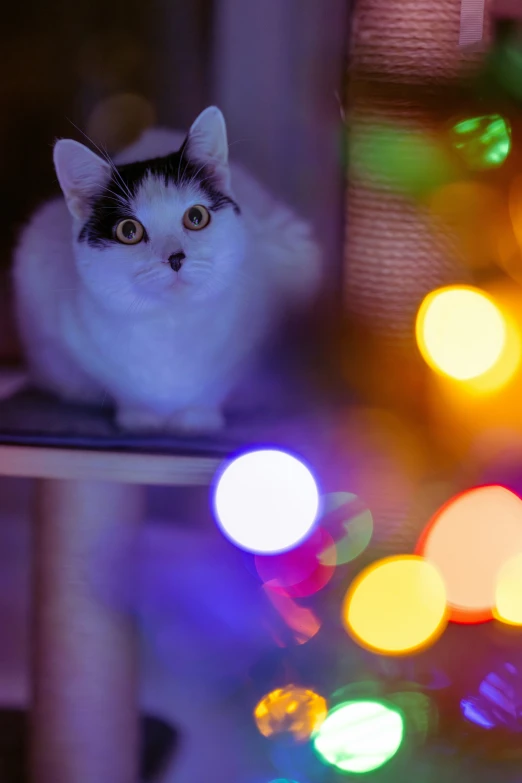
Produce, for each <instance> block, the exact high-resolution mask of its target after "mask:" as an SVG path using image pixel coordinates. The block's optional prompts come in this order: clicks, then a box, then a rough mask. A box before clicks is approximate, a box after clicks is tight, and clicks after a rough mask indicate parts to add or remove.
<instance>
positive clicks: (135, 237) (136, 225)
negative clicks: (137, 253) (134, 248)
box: [116, 218, 145, 245]
mask: <svg viewBox="0 0 522 783" xmlns="http://www.w3.org/2000/svg"><path fill="white" fill-rule="evenodd" d="M144 233H145V229H144V228H143V226H142V225H141V223H140V222H139V221H138V220H131V219H130V218H127V219H126V220H121V221H120V222H119V223H118V225H117V226H116V239H117V240H118V242H123V244H124V245H137V244H138V242H141V240H142V239H143V234H144Z"/></svg>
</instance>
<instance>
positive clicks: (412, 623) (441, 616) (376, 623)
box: [342, 555, 448, 655]
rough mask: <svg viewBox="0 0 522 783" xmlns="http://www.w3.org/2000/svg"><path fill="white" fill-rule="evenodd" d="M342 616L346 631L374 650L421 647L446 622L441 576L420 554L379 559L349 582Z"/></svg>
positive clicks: (396, 652)
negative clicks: (350, 583)
mask: <svg viewBox="0 0 522 783" xmlns="http://www.w3.org/2000/svg"><path fill="white" fill-rule="evenodd" d="M342 619H343V622H344V624H345V627H346V629H347V631H348V633H350V635H351V636H353V637H354V639H355V640H356V641H357V642H358V643H359V644H360V645H361V646H363V647H366V648H367V649H369V650H372V651H374V652H379V653H383V654H387V655H402V654H407V653H411V652H414V651H416V650H420V649H422V648H424V647H426V646H428V645H429V644H430V643H431V642H433V641H435V639H436V638H438V637H439V636H440V634H441V633H442V631H443V630H444V628H445V626H446V623H447V619H448V612H447V605H446V589H445V586H444V582H443V579H442V577H441V575H440V573H439V571H438V569H437V568H436V567H435V566H434V565H432V564H431V563H429V562H428V561H427V560H425V559H424V558H423V557H419V556H417V555H398V556H394V557H387V558H385V559H383V560H379V561H377V562H376V563H374V564H372V565H371V566H369V567H368V568H366V569H365V570H364V571H362V573H361V574H359V576H358V577H357V579H356V580H355V581H354V582H353V583H352V585H351V586H350V589H349V590H348V592H347V594H346V598H345V600H344V603H343V608H342Z"/></svg>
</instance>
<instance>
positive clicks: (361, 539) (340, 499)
mask: <svg viewBox="0 0 522 783" xmlns="http://www.w3.org/2000/svg"><path fill="white" fill-rule="evenodd" d="M321 524H322V525H323V526H324V528H326V529H327V530H328V532H330V533H331V535H332V537H333V542H334V543H332V545H331V546H330V547H326V548H325V549H324V550H323V551H322V552H321V554H320V555H319V561H320V562H321V563H323V564H324V565H331V564H333V563H336V564H337V565H343V564H344V563H349V562H351V561H352V560H355V559H356V558H357V557H359V555H361V554H362V553H363V552H364V550H365V549H366V548H367V547H368V545H369V544H370V541H371V539H372V535H373V517H372V514H371V511H370V510H369V509H368V508H367V507H366V506H365V504H364V503H362V502H361V501H360V500H359V498H358V497H357V495H354V494H353V493H351V492H332V493H331V494H329V495H326V496H325V497H324V499H323V518H322V521H321Z"/></svg>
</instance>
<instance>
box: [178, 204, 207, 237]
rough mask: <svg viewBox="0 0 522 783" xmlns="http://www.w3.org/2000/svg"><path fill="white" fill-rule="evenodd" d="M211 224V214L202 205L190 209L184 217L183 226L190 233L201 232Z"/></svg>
mask: <svg viewBox="0 0 522 783" xmlns="http://www.w3.org/2000/svg"><path fill="white" fill-rule="evenodd" d="M209 223H210V212H209V211H208V209H207V208H206V207H204V206H202V205H201V204H197V206H194V207H189V209H187V211H186V212H185V214H184V215H183V225H184V226H185V228H188V229H189V230H190V231H201V229H202V228H206V226H208V224H209Z"/></svg>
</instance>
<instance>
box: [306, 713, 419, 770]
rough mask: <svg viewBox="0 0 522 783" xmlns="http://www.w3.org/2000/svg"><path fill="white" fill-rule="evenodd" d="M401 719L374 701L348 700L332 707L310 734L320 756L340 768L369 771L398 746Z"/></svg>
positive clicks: (398, 715)
mask: <svg viewBox="0 0 522 783" xmlns="http://www.w3.org/2000/svg"><path fill="white" fill-rule="evenodd" d="M403 735H404V722H403V718H402V715H401V714H400V712H399V711H398V710H395V709H393V708H392V707H390V706H387V705H385V704H382V703H380V702H378V701H350V702H346V703H345V704H341V705H339V706H338V707H336V708H335V709H333V710H332V711H331V712H330V713H329V714H328V717H327V718H326V720H325V721H324V722H323V723H322V725H321V727H320V729H319V731H318V732H317V734H316V736H315V737H314V740H313V742H314V747H315V749H316V751H317V752H318V753H319V754H320V756H321V757H322V758H323V759H324V760H325V761H326V762H327V763H328V764H331V765H332V766H335V767H337V769H339V770H342V771H343V772H355V773H362V772H371V771H372V770H374V769H378V768H379V767H382V765H383V764H386V762H387V761H389V760H390V759H391V758H392V757H393V756H394V755H395V754H396V753H397V751H398V750H399V748H400V746H401V742H402V739H403Z"/></svg>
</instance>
